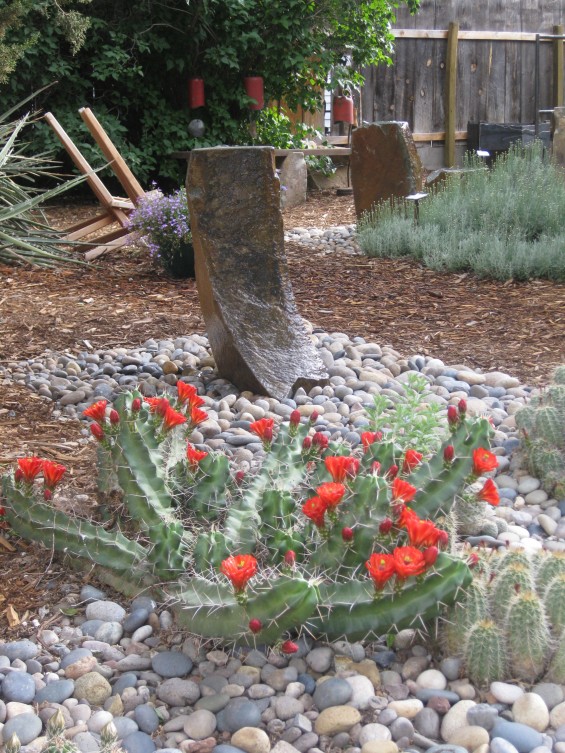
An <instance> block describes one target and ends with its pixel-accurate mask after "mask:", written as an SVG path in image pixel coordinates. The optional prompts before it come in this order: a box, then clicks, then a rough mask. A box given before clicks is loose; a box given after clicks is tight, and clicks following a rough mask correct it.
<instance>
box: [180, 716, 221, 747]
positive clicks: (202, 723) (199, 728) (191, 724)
mask: <svg viewBox="0 0 565 753" xmlns="http://www.w3.org/2000/svg"><path fill="white" fill-rule="evenodd" d="M183 729H184V731H185V733H186V734H187V735H188V736H189V737H190V738H191V739H192V740H204V739H205V738H207V737H210V736H211V735H213V734H214V732H215V730H216V717H215V715H214V714H213V713H212V712H211V711H208V710H207V709H199V710H198V711H195V712H194V713H192V714H191V715H190V716H189V717H188V719H187V720H186V722H185V723H184V727H183Z"/></svg>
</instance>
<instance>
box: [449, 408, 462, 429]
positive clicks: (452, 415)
mask: <svg viewBox="0 0 565 753" xmlns="http://www.w3.org/2000/svg"><path fill="white" fill-rule="evenodd" d="M447 423H448V424H449V425H450V426H451V427H452V428H453V427H455V426H457V424H458V423H459V412H458V411H457V408H456V407H455V405H448V406H447Z"/></svg>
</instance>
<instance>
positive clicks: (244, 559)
mask: <svg viewBox="0 0 565 753" xmlns="http://www.w3.org/2000/svg"><path fill="white" fill-rule="evenodd" d="M220 571H221V572H222V573H223V574H224V575H225V576H226V578H227V579H228V580H229V582H230V583H231V584H232V586H233V588H234V591H235V592H236V594H242V593H243V592H244V591H245V589H246V587H247V584H248V582H249V581H250V580H251V578H252V577H253V576H254V575H255V573H256V572H257V560H256V559H255V557H254V556H253V555H252V554H237V555H235V556H234V555H232V556H231V557H228V558H227V559H225V560H224V561H223V562H222V564H221V565H220Z"/></svg>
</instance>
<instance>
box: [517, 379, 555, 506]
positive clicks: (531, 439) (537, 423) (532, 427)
mask: <svg viewBox="0 0 565 753" xmlns="http://www.w3.org/2000/svg"><path fill="white" fill-rule="evenodd" d="M516 425H517V426H518V428H519V429H520V431H521V433H522V438H523V446H524V450H525V454H526V459H527V463H528V467H529V470H530V472H531V473H532V474H533V475H535V476H536V477H537V478H539V479H540V480H541V482H542V486H543V488H544V489H545V490H546V491H547V492H548V494H554V495H555V496H556V497H557V498H558V499H561V498H565V365H562V366H558V367H557V369H555V372H554V374H553V381H552V383H551V384H550V385H549V386H548V387H547V388H546V389H544V390H543V391H542V392H541V393H540V394H539V395H536V396H535V397H532V399H531V400H530V402H529V403H528V405H527V406H526V407H524V408H522V410H520V411H518V413H517V414H516Z"/></svg>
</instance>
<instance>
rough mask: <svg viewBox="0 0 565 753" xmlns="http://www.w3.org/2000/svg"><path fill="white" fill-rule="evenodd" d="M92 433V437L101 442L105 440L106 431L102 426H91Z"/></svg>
mask: <svg viewBox="0 0 565 753" xmlns="http://www.w3.org/2000/svg"><path fill="white" fill-rule="evenodd" d="M90 433H91V434H92V436H93V437H94V438H95V439H97V440H98V441H99V442H101V441H102V440H103V439H104V438H105V436H106V435H105V434H104V429H103V428H102V427H101V426H100V424H90Z"/></svg>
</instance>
